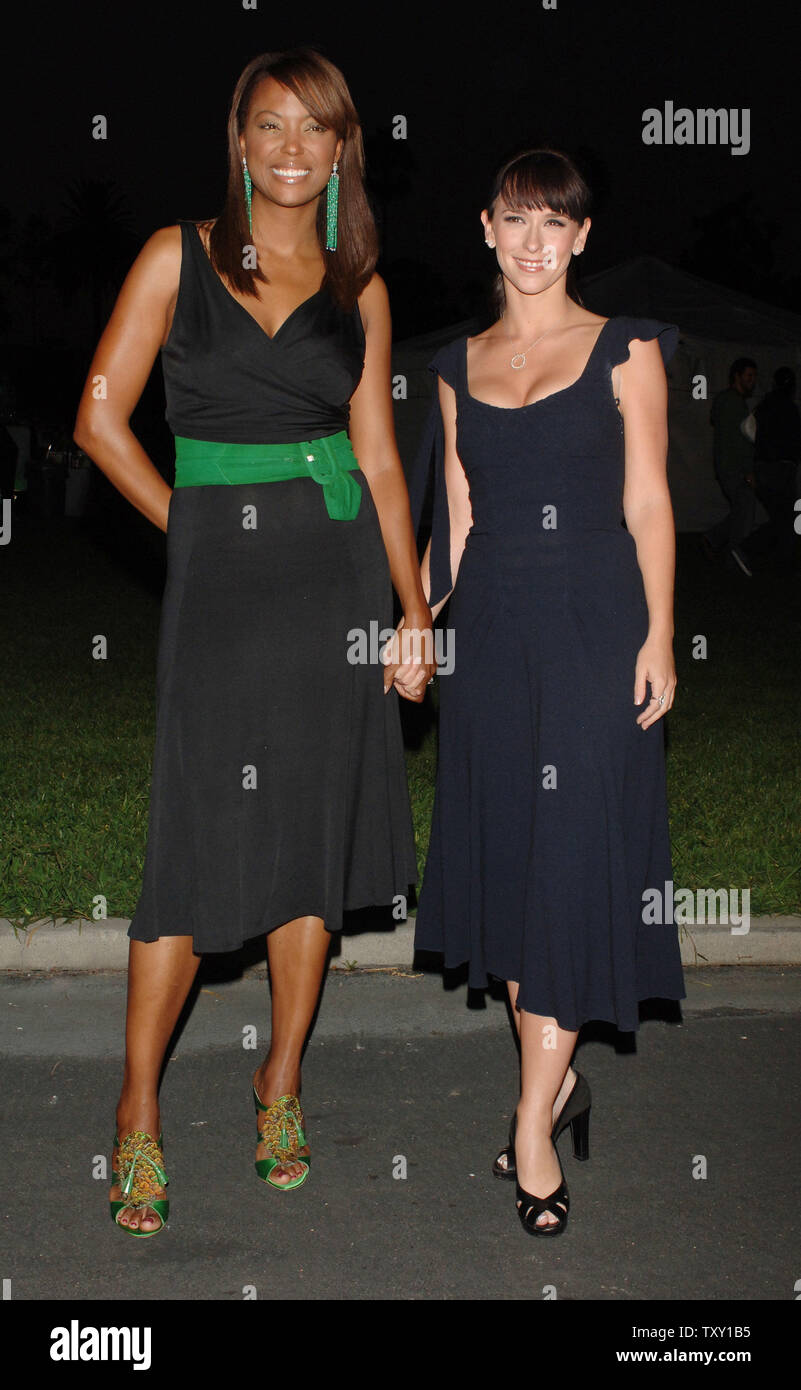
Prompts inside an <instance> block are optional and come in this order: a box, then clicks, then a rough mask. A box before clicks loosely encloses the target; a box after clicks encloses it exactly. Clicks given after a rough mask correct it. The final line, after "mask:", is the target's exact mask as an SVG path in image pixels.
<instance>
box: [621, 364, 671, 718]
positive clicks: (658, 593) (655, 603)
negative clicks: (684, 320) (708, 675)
mask: <svg viewBox="0 0 801 1390" xmlns="http://www.w3.org/2000/svg"><path fill="white" fill-rule="evenodd" d="M629 351H630V357H629V360H628V362H624V363H623V364H622V365H621V367H620V383H621V384H620V410H621V413H622V415H623V421H624V434H625V447H626V473H625V483H624V488H623V513H624V516H625V518H626V526H627V527H628V530H629V532H630V533H631V535H632V536H633V538H634V541H635V543H636V546H637V561H638V563H639V566H640V571H641V573H642V577H643V587H644V589H645V600H646V603H647V604H648V617H649V624H648V636H647V638H646V640H645V643H644V644H643V646H642V648H641V650H640V652H639V655H638V658H637V666H636V671H635V681H634V703H635V704H638V705H639V704H642V701H643V700H644V699H645V695H646V682H648V683H650V686H651V695H652V699H651V701H650V703H649V705H648V706H647V708H646V709H645V710H644V711H643V712H642V713H641V714H640V715H638V717H637V723H638V724H641V725H642V727H643V728H644V729H645V728H647V727H648V726H649V725H650V724H652V723H654V721H655V720H657V719H660V718H661V717H662V715H663V714H666V713H667V711H668V710H669V709H670V707H671V705H672V704H673V696H674V692H675V689H676V669H675V665H674V661H673V579H674V572H675V556H676V537H675V529H674V525H673V509H672V506H671V502H670V492H669V490H668V483H667V446H668V428H667V379H666V377H665V369H664V366H663V364H662V354H661V352H660V349H659V344H658V343H657V342H656V341H655V340H651V341H650V342H641V341H640V340H639V339H636V340H635V341H633V342H632V343H631V344H630V347H629ZM663 694H664V696H665V699H664V703H663V704H662V705H659V704H658V702H657V697H658V696H660V695H663Z"/></svg>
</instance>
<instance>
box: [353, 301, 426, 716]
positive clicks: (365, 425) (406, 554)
mask: <svg viewBox="0 0 801 1390" xmlns="http://www.w3.org/2000/svg"><path fill="white" fill-rule="evenodd" d="M359 307H360V310H361V313H362V318H363V320H364V328H365V340H366V342H365V354H364V371H363V373H362V379H361V381H360V382H359V385H358V387H357V389H356V391H355V392H354V394H353V396H352V397H351V407H350V429H349V433H350V438H351V443H352V445H353V452H354V454H355V455H356V458H357V459H358V461H359V467H360V469H361V470H362V472H363V473H364V475H365V477H366V479H367V482H368V485H369V487H370V493H371V495H372V498H373V501H374V503H375V508H376V512H377V513H378V521H379V525H380V527H381V535H382V537H383V540H384V546H385V549H386V552H387V558H388V560H389V569H390V574H391V576H392V583H393V585H394V586H395V591H396V593H397V595H398V598H399V599H400V603H401V608H402V609H403V621H402V624H401V626H402V627H403V628H404V629H405V630H407V631H408V632H410V633H411V632H420V633H426V632H428V633H429V639H428V641H429V651H425V646H423V655H428V656H430V658H431V659H430V661H427V662H414V661H412V662H406V661H404V664H403V665H399V664H398V663H397V662H393V663H392V664H390V665H388V666H387V670H386V675H385V687H386V688H387V689H389V688H390V687H391V685H392V681H393V679H395V678H396V677H397V684H398V687H399V689H400V691H401V694H404V695H407V696H411V697H412V698H420V699H421V698H422V695H423V692H424V690H425V685H426V682H427V680H428V678H429V676H430V675H432V674H433V672H434V670H435V669H436V663H435V662H434V659H433V634H432V633H431V613H430V611H429V608H428V603H427V601H426V596H425V594H424V593H423V587H422V584H421V582H420V569H419V565H418V562H417V546H416V543H415V537H414V529H413V527H412V515H411V508H410V506H409V493H408V490H407V487H406V478H405V476H404V472H403V465H402V463H401V460H400V454H399V453H398V446H397V444H396V442H395V422H394V419H393V415H392V395H391V391H390V380H391V344H392V328H391V321H390V314H389V299H388V296H387V291H386V286H385V285H384V281H383V280H382V279H381V277H380V275H374V276H373V278H372V279H371V280H370V282H369V284H368V285H367V286H366V288H365V289H364V290H363V291H362V294H361V295H360V297H359ZM395 654H396V655H397V654H398V653H395ZM405 655H406V653H405V652H404V656H405Z"/></svg>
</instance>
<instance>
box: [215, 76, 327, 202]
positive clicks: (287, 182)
mask: <svg viewBox="0 0 801 1390" xmlns="http://www.w3.org/2000/svg"><path fill="white" fill-rule="evenodd" d="M342 145H343V142H342V140H338V139H337V135H336V132H335V131H334V130H331V129H330V128H328V127H326V126H325V125H323V124H322V123H321V122H320V121H318V120H317V118H316V116H313V115H312V114H311V112H310V111H309V109H308V107H306V106H304V105H303V103H302V102H301V101H300V100H299V99H298V97H296V96H295V94H294V92H291V91H290V90H289V88H288V87H284V86H282V85H281V83H280V82H277V81H276V80H275V78H274V77H265V78H264V80H263V81H261V82H259V83H258V85H257V86H256V87H255V88H254V90H253V96H252V98H251V101H250V107H249V109H248V114H247V120H246V122H245V128H244V130H243V131H242V133H241V134H240V136H239V148H240V150H241V152H242V155H243V157H244V158H246V159H247V162H248V171H249V173H250V177H251V180H252V183H253V189H254V192H258V193H260V194H261V195H262V197H264V198H267V199H268V200H269V201H270V202H274V203H280V204H281V206H282V207H300V206H302V205H303V204H304V203H308V202H310V201H311V200H312V199H313V198H317V197H318V196H319V194H320V193H322V191H323V189H324V188H325V186H326V184H327V182H328V179H329V177H330V174H331V168H332V165H333V163H334V160H337V159H339V157H340V155H341V153H342Z"/></svg>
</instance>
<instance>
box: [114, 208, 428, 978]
mask: <svg viewBox="0 0 801 1390" xmlns="http://www.w3.org/2000/svg"><path fill="white" fill-rule="evenodd" d="M181 234H182V265H181V278H180V285H179V292H178V299H177V304H176V309H175V316H174V320H173V324H172V328H171V331H170V336H169V338H168V340H167V343H166V344H165V346H164V349H163V352H162V363H163V369H164V380H165V388H166V397H167V420H168V423H169V425H170V428H171V429H172V431H173V433H174V434H176V435H180V436H183V437H186V438H191V439H204V440H214V441H218V442H229V443H251V444H256V443H264V444H267V443H279V442H288V441H291V442H297V441H302V440H311V439H319V438H321V437H322V436H326V435H330V434H333V433H336V432H337V431H339V430H342V429H345V428H347V423H348V417H349V405H348V402H349V399H350V397H351V395H352V394H353V392H354V390H355V389H356V386H357V385H358V383H359V380H360V377H361V373H362V369H363V353H364V332H363V328H362V323H361V317H360V314H359V309H358V305H357V306H355V307H354V310H353V312H352V313H351V314H346V313H343V312H342V311H341V310H340V309H339V308H338V307H337V306H336V305H335V303H334V302H333V299H332V298H331V296H330V294H329V292H328V290H327V289H326V288H325V287H323V288H322V289H320V290H319V291H318V292H317V293H316V294H314V295H312V296H311V297H310V298H309V299H307V300H306V301H305V302H304V303H303V304H301V305H300V306H299V307H298V308H297V309H296V310H295V311H294V313H292V314H291V315H290V316H289V318H288V319H287V320H286V321H285V323H284V324H282V326H281V327H280V329H279V330H278V332H277V333H276V334H275V335H274V336H273V337H272V338H270V337H268V335H267V334H266V333H265V332H264V330H263V329H262V328H261V327H260V326H259V324H258V323H257V322H256V320H255V319H254V318H253V317H252V316H251V315H250V314H249V313H248V311H247V310H246V309H245V308H243V306H242V305H241V304H239V303H238V301H237V300H235V299H234V297H233V295H231V294H230V293H229V292H228V290H227V289H226V288H225V285H224V284H223V282H222V280H221V279H220V278H219V276H218V275H217V274H216V272H215V271H214V270H213V268H212V266H211V263H210V261H209V259H208V256H207V255H206V252H205V250H204V248H203V245H202V243H201V241H200V237H199V234H198V231H197V228H196V226H195V224H194V223H190V222H183V223H181ZM350 476H351V477H353V478H355V480H356V481H357V483H358V485H359V487H360V488H361V489H362V499H361V502H360V505H359V511H358V515H357V516H356V517H355V518H354V519H353V520H347V521H342V520H332V519H331V517H330V516H329V515H328V512H327V510H326V506H325V502H324V498H323V494H322V490H321V488H320V486H319V485H318V483H317V482H315V481H314V480H313V479H312V478H311V477H301V478H292V479H290V480H288V481H285V482H263V483H247V484H236V485H224V484H223V485H219V486H216V485H211V486H195V487H179V488H176V489H175V490H174V491H173V493H172V497H171V499H170V506H169V519H168V528H167V582H166V586H165V590H164V598H163V603H162V612H161V626H160V633H159V649H158V668H157V726H156V742H155V750H154V758H153V775H152V787H151V798H150V811H149V823H148V841H147V852H146V856H145V865H144V877H143V884H142V891H141V896H140V898H139V902H138V904H137V908H136V912H135V914H134V917H133V920H132V922H131V925H130V928H129V932H128V934H129V936H130V937H132V938H134V939H136V940H138V941H155V940H156V939H157V938H159V937H161V936H183V935H191V936H192V937H193V939H194V949H195V951H197V952H205V951H228V950H233V949H236V948H238V947H239V946H241V945H242V943H243V942H244V941H245V940H247V939H248V938H250V937H253V936H255V935H257V934H259V933H262V932H269V931H271V930H272V929H273V928H275V927H277V926H280V925H281V924H282V923H284V922H287V921H290V920H291V919H293V918H295V917H301V916H306V915H313V916H319V917H322V918H323V920H324V922H325V925H326V927H327V928H328V930H329V931H337V930H339V929H340V928H341V926H342V913H343V910H347V909H351V908H361V907H367V906H370V905H372V904H385V903H390V902H391V901H392V900H393V898H394V897H395V896H396V895H398V894H403V895H405V894H406V893H407V891H408V887H409V884H410V883H414V882H415V881H416V877H417V871H416V856H415V846H414V835H413V830H412V821H411V811H410V805H409V794H408V787H407V782H406V769H405V759H404V752H403V742H402V736H401V728H400V717H399V711H398V695H397V693H396V692H395V691H394V690H391V691H390V692H389V693H388V694H387V695H384V687H383V668H382V667H381V666H380V665H379V664H377V663H375V662H374V663H373V664H367V663H365V664H355V663H354V662H353V661H352V660H349V659H348V650H349V647H351V646H352V638H349V636H348V634H349V632H351V630H353V629H359V630H363V631H365V632H368V633H369V631H370V624H371V622H375V623H377V624H378V628H379V630H380V629H381V628H385V627H392V585H391V579H390V573H389V563H388V560H387V555H386V551H385V549H384V544H383V540H382V537H381V530H380V526H379V522H378V515H377V512H376V509H375V505H374V503H373V500H372V497H371V494H370V489H369V486H368V484H367V480H366V478H365V476H364V474H363V473H361V472H354V473H352V474H350ZM251 505H254V506H255V507H256V509H257V513H256V514H257V516H258V525H257V527H256V528H255V529H247V530H246V529H243V525H242V518H243V510H242V509H243V507H245V506H251ZM246 769H247V771H246Z"/></svg>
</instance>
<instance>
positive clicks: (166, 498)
mask: <svg viewBox="0 0 801 1390" xmlns="http://www.w3.org/2000/svg"><path fill="white" fill-rule="evenodd" d="M180 273H181V229H180V227H163V228H162V229H161V230H160V231H158V232H155V233H154V234H153V236H152V237H150V239H149V240H148V241H147V242H146V243H145V245H144V246H143V248H142V250H141V251H140V253H139V255H138V256H137V258H136V260H135V261H134V263H133V265H132V267H131V269H130V271H129V272H128V275H127V277H126V279H125V283H124V284H123V286H122V289H121V290H120V293H119V295H118V297H117V302H116V304H115V305H114V309H113V311H112V314H111V317H110V319H109V321H108V323H107V325H106V328H105V331H104V333H103V336H102V338H101V339H100V342H99V343H98V345H97V349H96V351H95V355H94V357H93V359H92V365H91V367H90V368H89V375H88V377H87V380H86V385H85V386H84V389H83V394H82V396H81V400H80V404H79V406H78V415H77V418H76V421H75V430H74V439H75V442H76V444H78V445H79V446H80V448H81V449H82V450H83V451H84V453H86V454H88V455H89V457H90V458H91V459H93V460H94V462H95V463H96V464H97V466H98V468H100V469H102V471H103V472H104V473H105V474H106V476H107V477H108V478H109V479H110V480H111V482H112V483H113V484H114V486H115V487H116V488H117V489H118V491H119V492H121V493H122V495H123V497H127V499H128V501H129V502H131V503H133V505H134V506H135V507H136V508H137V510H138V511H140V512H142V514H143V515H144V516H146V517H147V518H148V520H149V521H152V522H153V523H154V525H156V526H158V527H159V529H160V530H161V531H166V530H167V513H168V509H169V503H170V497H171V496H172V491H171V489H170V487H169V485H168V484H167V483H166V482H165V481H164V479H163V478H162V476H161V474H160V473H159V471H158V469H157V468H156V467H155V466H154V464H153V463H152V462H151V460H150V459H149V458H148V456H147V454H146V453H145V450H144V449H143V448H142V446H141V444H140V443H139V440H138V439H137V438H136V436H135V434H134V433H133V432H132V430H131V428H130V425H129V423H128V422H129V420H130V417H131V414H132V413H133V410H134V408H135V406H136V404H137V402H138V400H139V398H140V396H141V394H142V392H143V390H144V388H145V385H146V383H147V379H148V376H149V375H150V372H151V370H152V367H153V363H154V362H155V360H156V356H157V354H158V351H159V348H160V347H161V346H162V344H163V343H164V342H166V339H167V335H168V333H169V331H170V324H171V321H172V313H173V309H174V307H175V301H176V298H177V295H178V282H179V279H180Z"/></svg>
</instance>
